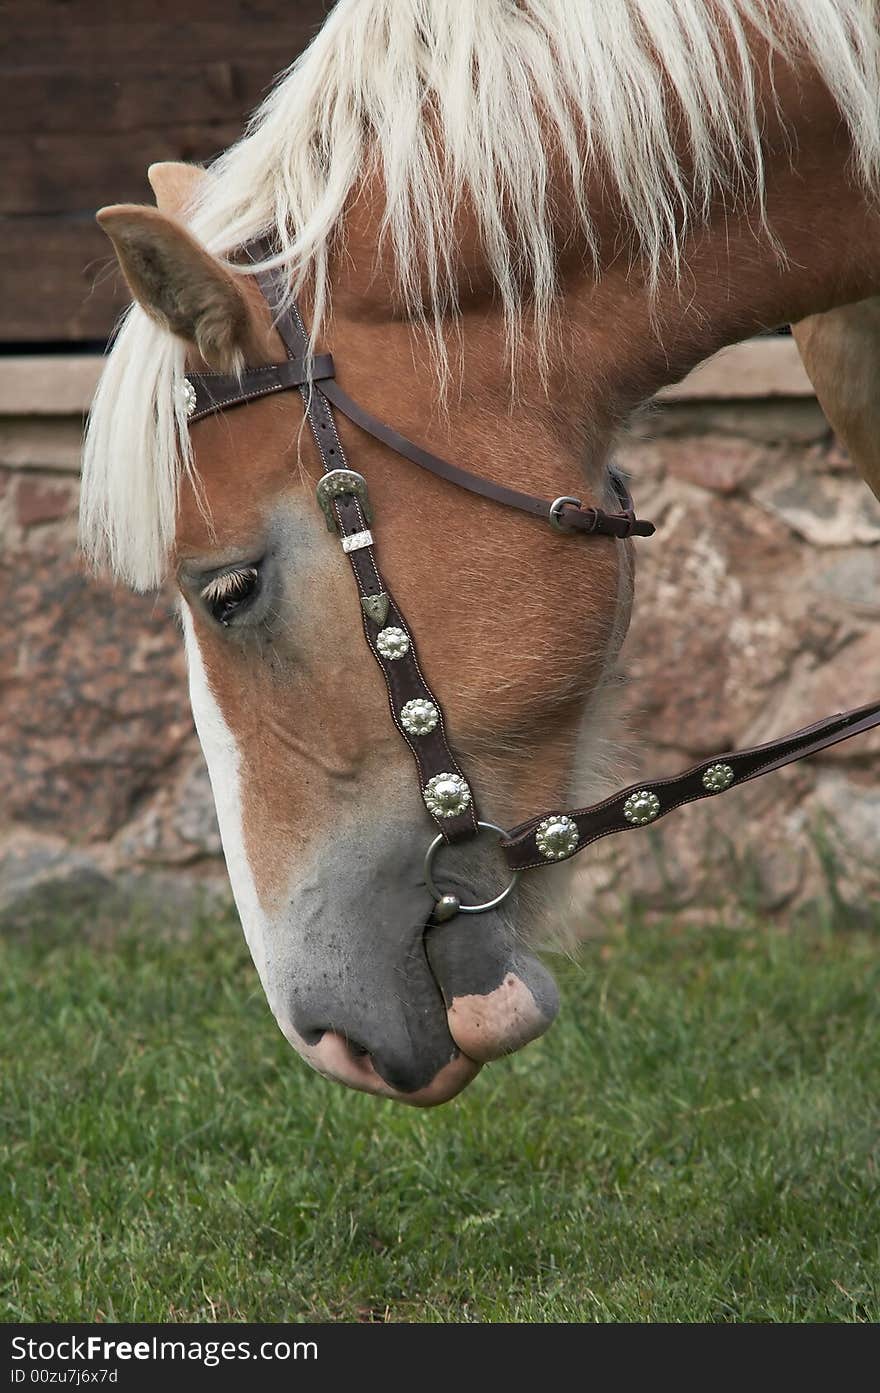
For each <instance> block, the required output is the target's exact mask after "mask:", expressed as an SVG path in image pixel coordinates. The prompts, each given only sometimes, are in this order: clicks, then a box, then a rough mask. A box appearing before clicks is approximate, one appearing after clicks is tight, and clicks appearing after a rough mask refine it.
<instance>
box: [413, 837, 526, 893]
mask: <svg viewBox="0 0 880 1393" xmlns="http://www.w3.org/2000/svg"><path fill="white" fill-rule="evenodd" d="M477 826H478V827H479V828H481V829H483V828H485V830H486V831H487V832H497V833H498V835H499V836H500V837H506V836H507V833H506V831H505V830H504V828H503V827H498V826H496V824H495V823H494V822H478V823H477ZM445 841H446V838H445V837H444V836H443V833H442V832H441V833H439V835H438V836H436V837H435V838H434V840H433V841H432V843H431V845H430V846H429V847H428V850H427V853H426V855H425V884H426V885H427V887H428V889H429V890H430V892H431V894H432V895H433V896H434V899H435V900H441V899H442V898H443V892H442V890H438V889H437V886H436V885H435V884H434V877H433V875H432V874H431V868H432V866H433V864H434V857H435V856H436V855H437V851H438V850H439V848H440V846H442V844H443V843H444V842H445ZM518 880H519V871H514V872H513V875H512V877H511V880H510V884H509V885H508V886H506V888H505V889H504V890H502V891H501V894H500V895H496V896H495V898H494V900H487V901H486V903H485V904H459V906H458V913H459V914H484V913H485V912H486V910H487V909H496V908H497V906H498V905H500V904H503V902H504V901H505V900H506V899H507V896H508V895H509V894H510V892H511V890H512V889H513V887H514V885H515V884H516V882H517V881H518Z"/></svg>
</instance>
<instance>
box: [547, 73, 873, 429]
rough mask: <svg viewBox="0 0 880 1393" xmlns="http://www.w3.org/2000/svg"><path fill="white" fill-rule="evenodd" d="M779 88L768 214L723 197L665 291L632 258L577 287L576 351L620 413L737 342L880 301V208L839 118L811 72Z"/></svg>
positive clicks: (571, 307)
mask: <svg viewBox="0 0 880 1393" xmlns="http://www.w3.org/2000/svg"><path fill="white" fill-rule="evenodd" d="M776 88H777V93H778V96H779V99H780V118H779V119H776V118H775V117H774V118H773V119H772V120H768V127H767V150H766V164H765V190H766V196H765V215H764V216H763V217H761V216H760V214H759V213H758V212H757V211H756V210H755V209H754V208H751V209H748V210H741V209H739V210H738V209H736V208H731V207H730V206H727V205H726V204H725V202H724V201H722V200H719V201H718V202H717V204H716V206H715V207H714V208H713V210H712V212H711V216H710V218H709V219H708V221H707V222H706V223H704V224H703V225H702V226H700V227H697V228H695V230H694V231H693V233H692V234H691V235H690V236H689V237H688V238H687V239H686V241H685V244H684V247H683V254H682V258H681V271H680V275H679V276H678V277H677V278H676V277H675V276H673V275H672V274H670V273H669V271H667V272H666V273H665V274H663V273H662V271H661V282H660V286H659V288H658V289H656V290H654V291H652V290H651V289H650V288H649V286H648V284H647V280H648V278H647V276H646V275H645V274H643V273H642V272H640V269H639V267H638V265H635V266H633V265H632V264H631V262H630V261H629V260H628V259H627V258H626V257H625V256H621V257H620V258H618V259H617V260H616V261H611V262H609V263H607V264H606V265H605V266H603V268H602V271H601V274H600V275H599V276H598V277H596V276H594V275H592V274H589V273H585V272H584V271H582V270H579V271H578V272H576V273H575V274H573V275H572V276H571V277H570V279H569V280H568V282H567V284H566V295H565V303H566V316H567V319H568V321H569V322H570V323H571V324H573V325H574V326H576V331H575V332H574V333H572V335H571V337H570V348H569V352H570V354H571V356H572V358H573V360H574V361H575V363H577V364H578V366H579V368H580V370H581V372H582V373H583V374H584V375H585V376H588V375H592V376H593V377H595V378H597V379H598V380H599V381H600V382H601V383H602V389H603V390H604V391H606V392H608V393H610V394H611V396H612V398H613V399H614V401H615V403H616V412H617V414H618V415H621V416H625V415H626V414H627V413H628V412H629V411H630V410H631V409H632V407H634V406H635V405H637V404H639V403H640V402H642V401H644V400H645V399H647V398H648V397H650V396H652V395H653V394H654V393H655V392H656V391H658V390H659V389H660V388H661V387H663V386H665V385H667V384H668V383H670V382H675V381H678V380H680V379H681V378H682V377H683V376H684V375H685V374H686V373H687V372H689V371H690V369H691V368H692V367H694V366H695V365H696V364H697V363H699V362H700V361H702V360H703V359H704V358H706V357H708V356H709V355H710V354H712V353H715V352H717V351H718V350H719V349H721V348H724V347H725V346H727V345H728V344H731V343H736V342H738V341H740V340H742V339H744V338H747V337H749V336H751V335H752V334H755V333H758V332H760V331H762V330H765V329H769V328H775V327H777V326H780V325H783V324H790V323H796V322H797V321H799V320H801V319H803V318H805V317H806V316H808V315H813V314H817V313H822V312H824V311H827V310H830V309H833V308H835V307H837V306H839V305H844V304H849V303H851V302H853V301H857V300H861V299H864V298H866V297H868V296H872V295H876V294H878V292H880V202H878V199H877V197H876V195H874V194H871V193H869V192H868V191H866V189H865V187H864V185H863V184H862V183H861V182H860V180H859V178H858V176H857V174H856V173H855V169H854V164H855V162H854V161H853V159H852V150H851V148H850V145H849V142H848V138H847V135H846V131H845V128H844V126H843V123H842V121H841V118H840V114H839V112H838V111H837V109H836V107H835V106H834V104H833V103H832V102H831V99H830V98H829V96H828V94H827V92H826V91H825V89H824V88H823V87H821V86H820V85H819V83H818V82H817V81H816V79H815V76H814V75H811V74H810V73H809V72H805V73H796V72H792V71H790V70H787V69H786V70H783V71H782V72H781V73H777V82H776ZM606 215H607V216H608V217H609V219H610V213H607V210H606Z"/></svg>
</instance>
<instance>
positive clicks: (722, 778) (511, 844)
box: [501, 702, 880, 871]
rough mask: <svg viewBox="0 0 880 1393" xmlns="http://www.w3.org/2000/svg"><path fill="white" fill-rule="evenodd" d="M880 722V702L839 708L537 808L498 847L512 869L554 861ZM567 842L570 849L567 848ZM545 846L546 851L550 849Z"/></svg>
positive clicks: (816, 751)
mask: <svg viewBox="0 0 880 1393" xmlns="http://www.w3.org/2000/svg"><path fill="white" fill-rule="evenodd" d="M878 725H880V702H871V703H870V704H869V705H867V706H860V707H858V708H856V709H855V710H852V711H839V712H837V713H836V714H835V715H833V716H828V717H826V719H825V720H824V721H817V722H816V723H815V725H811V726H806V727H805V728H804V729H803V730H797V731H794V733H793V734H790V735H783V736H781V737H780V738H779V739H778V740H771V741H769V742H768V743H767V744H766V745H754V746H752V747H751V748H750V749H746V750H734V751H732V752H731V753H729V754H723V755H717V756H716V757H715V758H714V759H711V760H702V761H701V762H700V763H699V764H695V765H693V766H692V767H691V768H690V769H686V770H685V771H684V773H682V774H677V775H675V776H674V777H673V778H665V779H648V780H643V781H642V782H641V783H638V784H631V785H630V787H629V788H625V789H623V790H622V792H620V793H615V794H614V796H613V797H611V798H605V799H603V801H602V802H601V803H594V804H592V806H591V807H588V808H575V809H569V810H566V811H565V812H561V813H539V814H538V815H537V816H536V817H530V818H529V819H528V821H527V822H521V823H520V824H519V826H518V827H514V828H513V829H512V830H511V831H510V832H508V834H507V836H506V837H505V838H504V839H503V841H502V843H501V844H502V846H503V848H504V852H505V855H506V857H507V863H508V865H509V866H510V867H511V868H512V869H514V870H517V871H527V870H534V869H536V868H537V867H538V866H547V865H555V864H556V863H557V862H558V861H563V860H568V859H569V857H570V856H574V855H576V854H577V852H579V851H583V849H584V847H587V846H590V845H591V843H592V842H596V841H598V840H599V838H600V837H607V836H609V834H610V833H612V832H630V831H633V830H634V829H635V828H636V827H647V826H649V825H651V824H653V823H655V822H657V820H658V819H659V818H661V817H665V816H666V814H667V813H671V812H672V811H673V809H674V808H680V807H682V805H683V804H685V803H694V802H696V801H697V800H698V799H700V798H713V797H716V796H717V795H718V794H719V793H723V792H725V791H726V790H727V789H728V788H738V787H739V785H740V784H744V783H746V782H748V780H749V779H756V778H758V777H759V775H761V774H769V773H771V772H772V771H773V770H774V769H781V768H782V766H783V765H785V764H790V763H791V762H792V761H793V760H796V759H803V758H804V757H805V756H806V755H814V754H817V753H818V752H819V751H820V750H825V749H828V747H829V746H830V745H836V744H838V742H839V741H841V740H848V739H849V738H850V737H851V736H853V735H860V734H862V732H863V731H866V730H873V729H874V727H875V726H878ZM566 822H568V823H571V824H573V828H575V829H576V831H577V839H576V840H575V839H574V835H573V831H571V830H569V831H568V832H567V829H566ZM554 823H555V824H556V825H557V828H558V830H557V831H556V832H555V833H553V831H552V828H550V827H549V824H554ZM566 836H568V842H567V841H566ZM542 842H543V847H542ZM568 845H570V849H566V847H567V846H568ZM548 847H549V850H550V852H551V853H552V854H548ZM560 852H561V853H562V854H559V853H560Z"/></svg>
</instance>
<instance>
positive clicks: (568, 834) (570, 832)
mask: <svg viewBox="0 0 880 1393" xmlns="http://www.w3.org/2000/svg"><path fill="white" fill-rule="evenodd" d="M535 841H536V842H537V844H538V850H539V851H540V853H541V855H542V856H546V858H547V860H548V861H562V860H564V859H565V857H566V856H570V855H571V853H572V852H573V851H576V850H577V844H578V842H579V841H580V833H579V832H578V830H577V823H576V822H575V821H574V820H573V818H570V817H566V816H565V814H564V813H557V814H556V816H555V817H545V818H544V821H543V822H539V823H538V826H537V828H536V829H535Z"/></svg>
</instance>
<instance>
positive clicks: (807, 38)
mask: <svg viewBox="0 0 880 1393" xmlns="http://www.w3.org/2000/svg"><path fill="white" fill-rule="evenodd" d="M877 21H878V13H877V0H808V3H807V0H598V2H597V3H592V0H339V3H338V4H337V5H336V6H335V8H334V9H333V10H332V11H331V13H330V15H329V17H328V19H327V21H326V23H325V25H324V27H323V29H322V30H321V32H320V33H319V34H318V36H317V37H316V39H315V40H314V42H313V43H312V44H311V46H310V47H309V48H308V49H307V50H306V51H305V52H304V53H303V54H302V55H301V57H300V58H298V59H297V61H296V62H295V63H294V64H293V66H292V67H291V68H290V69H289V70H288V71H287V72H286V73H284V74H283V75H282V77H281V78H280V80H279V82H278V85H277V86H276V87H275V89H274V91H273V92H272V93H271V94H270V96H269V97H268V98H267V100H266V101H265V102H264V103H263V105H262V106H261V107H260V109H259V110H258V111H257V113H256V114H255V116H254V118H253V120H252V121H251V123H250V126H249V127H248V130H247V131H246V133H245V135H244V137H243V138H242V139H241V140H240V141H239V142H238V143H237V144H236V145H234V146H232V147H231V148H230V149H229V150H228V151H227V152H226V153H225V154H224V155H222V156H221V157H220V158H219V159H218V160H217V161H216V162H215V164H214V165H213V166H212V170H211V174H212V177H211V178H210V179H208V180H206V181H205V183H204V193H203V195H202V196H201V201H200V203H199V204H198V206H196V207H194V208H193V209H192V210H191V211H190V216H189V222H190V225H191V227H192V228H193V230H194V231H195V233H196V235H198V236H199V237H200V238H202V240H203V241H204V242H205V244H206V245H207V246H208V247H209V248H210V249H211V250H212V251H214V252H215V253H217V254H218V255H224V254H229V253H231V252H232V251H233V250H234V249H235V248H236V247H238V246H240V245H241V244H242V243H244V242H246V241H249V240H250V239H252V238H254V237H256V236H260V235H264V234H269V235H270V236H271V238H272V240H273V242H274V243H275V245H276V246H277V247H278V249H279V250H278V256H277V257H276V258H275V260H276V261H277V263H278V264H280V265H283V266H284V267H285V268H287V270H288V272H289V275H290V286H291V295H295V294H296V293H297V291H298V290H299V289H300V288H301V287H302V285H303V284H304V283H305V282H306V281H308V282H309V284H310V286H311V288H312V291H313V295H314V305H315V309H314V316H313V324H312V333H313V338H317V336H318V335H319V333H320V328H321V322H322V319H323V318H324V317H325V315H326V312H327V309H328V303H329V283H328V264H329V259H330V254H331V251H332V249H333V247H334V246H338V237H339V235H340V233H342V232H344V221H343V219H344V212H345V208H346V204H347V202H348V201H349V199H350V197H351V195H352V193H353V192H354V191H355V190H356V188H357V186H358V184H359V183H360V182H361V181H362V180H363V178H364V176H365V175H368V174H369V173H371V172H375V173H377V174H378V175H379V176H380V177H381V181H382V185H383V187H384V189H385V193H386V204H385V213H384V221H383V228H382V238H383V241H384V242H385V243H386V244H387V245H388V246H389V247H390V249H391V251H392V253H393V265H394V267H395V273H396V294H397V297H398V298H399V301H400V303H401V305H402V306H403V308H404V309H405V310H406V312H408V313H409V314H411V315H412V316H413V318H414V319H417V320H418V319H422V320H423V319H424V317H425V309H424V299H423V296H424V289H423V284H422V281H421V279H420V276H421V275H422V274H424V275H426V278H427V284H428V288H429V296H428V304H429V316H428V317H429V326H428V327H429V328H430V329H432V330H433V342H434V345H435V348H436V354H437V364H438V366H439V369H440V371H441V374H442V372H443V371H444V359H443V336H442V333H441V325H442V324H443V322H444V321H446V320H448V318H449V317H450V316H454V315H455V313H456V309H457V300H456V274H455V273H456V241H455V228H456V222H457V213H458V210H459V209H460V207H461V206H462V205H463V204H466V205H467V206H468V208H469V209H471V210H472V211H473V213H474V214H475V217H476V221H477V225H478V228H479V232H480V236H481V240H482V245H483V248H484V254H485V257H486V261H487V264H488V267H489V270H490V272H491V274H492V277H493V279H494V283H495V285H496V286H497V290H498V294H499V297H500V301H501V303H502V305H503V308H504V315H505V321H506V325H507V335H508V343H509V347H510V350H511V355H513V353H514V351H515V347H516V343H517V337H518V333H519V329H520V324H521V316H522V313H523V309H524V306H525V307H526V308H527V312H528V314H529V316H530V319H531V321H532V324H533V328H534V331H535V334H536V338H537V341H538V343H539V344H540V343H541V342H542V341H543V340H544V339H545V338H546V335H547V333H548V331H549V326H550V321H551V316H552V310H553V306H554V297H555V294H556V290H557V283H556V254H555V251H556V249H555V245H554V235H553V228H552V222H551V217H552V209H551V208H550V206H549V200H548V197H547V190H548V182H549V177H550V171H549V166H548V154H547V152H548V148H550V147H551V146H552V147H553V148H554V149H555V150H557V151H558V152H561V155H562V158H563V160H564V162H565V167H566V171H567V177H568V182H569V193H570V198H571V202H572V207H573V208H574V209H575V210H576V214H577V219H578V222H579V225H580V230H581V233H582V236H583V240H584V244H585V247H586V251H587V257H588V261H589V259H590V258H593V260H594V261H595V260H596V259H597V258H598V252H599V247H598V244H597V236H596V230H595V226H594V223H593V219H592V217H591V211H590V208H589V206H588V200H587V195H586V184H587V179H588V176H589V174H590V172H591V170H593V169H595V168H596V166H597V164H601V166H602V168H603V169H605V170H607V171H609V172H610V177H611V179H612V181H613V196H614V197H615V198H616V200H617V201H618V203H619V206H620V209H621V211H622V214H623V216H624V218H625V219H626V222H627V224H628V225H629V226H630V228H631V229H632V234H633V239H634V245H635V246H636V248H637V251H638V255H639V258H640V260H641V261H642V262H643V264H644V267H645V273H646V275H647V277H648V279H649V280H652V281H656V279H657V277H658V276H659V274H660V271H661V268H662V267H664V266H668V267H670V268H671V269H672V270H673V272H674V271H675V270H676V268H677V267H678V264H679V262H680V258H681V253H682V246H683V242H684V238H685V236H686V234H687V232H688V230H689V228H690V227H691V226H692V225H693V223H694V222H695V221H699V220H700V219H703V218H705V217H706V216H707V214H708V211H709V207H710V203H711V200H712V199H713V198H714V197H716V196H717V195H718V193H719V191H721V192H723V194H724V196H725V197H726V198H727V200H728V202H729V203H731V204H736V205H738V206H743V205H750V206H752V207H754V208H755V209H756V210H757V211H758V213H759V214H762V213H763V199H764V172H763V164H762V154H761V124H762V113H761V111H760V109H759V103H758V99H757V95H756V82H755V76H754V74H753V71H752V66H751V62H750V57H749V47H748V30H749V29H750V28H752V29H757V30H758V31H759V32H760V33H762V34H763V35H764V36H765V37H766V38H767V39H769V40H770V41H771V43H772V44H773V46H774V47H775V48H776V50H777V51H784V52H795V51H800V52H802V53H804V54H805V55H806V56H807V57H808V59H809V60H810V61H811V62H812V63H813V64H814V65H815V67H816V69H817V71H818V73H819V74H820V76H821V77H822V79H823V80H824V82H825V83H826V85H827V87H828V88H829V90H830V92H831V93H832V95H833V97H834V99H835V101H836V102H837V104H838V106H839V108H840V111H841V114H842V117H843V119H844V120H845V122H846V124H847V126H848V128H849V130H850V133H851V138H852V144H853V150H854V159H855V161H856V163H857V165H858V168H859V170H860V173H861V175H862V177H863V179H864V180H865V182H866V184H868V185H869V186H871V187H876V185H877V183H878V181H880V34H878V22H877ZM670 94H671V95H672V96H673V98H674V101H673V102H671V101H670ZM672 106H674V107H675V113H674V114H673V113H672V110H671V108H672ZM682 126H683V130H682ZM680 149H686V150H687V153H688V168H687V170H686V171H685V170H684V169H683V168H682V165H681V163H680V159H679V155H678V153H677V152H678V150H680ZM417 250H418V255H416V251H417ZM417 265H418V267H419V275H418V276H417V273H416V270H415V267H416V266H417ZM523 286H525V287H526V290H525V293H524V292H523ZM183 367H184V346H183V345H182V344H181V343H179V342H178V341H177V340H175V339H173V338H172V337H171V336H170V335H169V334H168V333H166V332H164V331H163V330H162V329H160V328H158V327H157V326H156V325H155V324H154V323H153V322H152V321H151V320H150V319H148V318H147V316H146V315H145V314H144V313H143V312H142V311H141V310H140V309H139V308H137V307H134V308H132V309H131V310H129V311H128V313H127V315H126V317H125V319H124V321H123V323H122V326H121V328H120V330H119V333H118V334H117V336H116V340H115V343H114V345H113V348H112V351H111V353H110V355H109V358H108V360H107V364H106V367H105V371H104V374H103V377H102V381H101V384H100V387H99V389H98V392H97V394H96V397H95V401H94V405H93V408H92V413H91V418H90V423H89V427H88V431H87V438H86V445H85V457H84V466H83V492H82V509H81V537H82V543H83V547H84V550H85V551H86V553H87V554H88V555H89V556H90V557H91V558H92V560H93V561H94V562H95V563H96V564H108V565H109V566H110V567H111V568H112V570H113V571H114V572H115V573H116V574H117V575H118V576H119V577H121V578H122V579H124V580H125V581H127V582H128V583H129V584H130V585H132V586H134V587H135V588H136V589H150V588H152V587H154V586H156V585H157V584H159V583H161V580H162V578H163V576H164V573H165V570H166V565H167V555H168V550H169V547H170V544H171V542H172V540H173V537H174V528H175V514H176V507H177V495H178V488H179V484H180V479H181V475H182V473H184V472H190V473H191V471H192V459H191V454H190V450H189V442H188V433H187V428H186V419H185V415H184V411H183V406H182V402H181V397H180V393H179V386H180V380H181V376H182V374H183Z"/></svg>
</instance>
